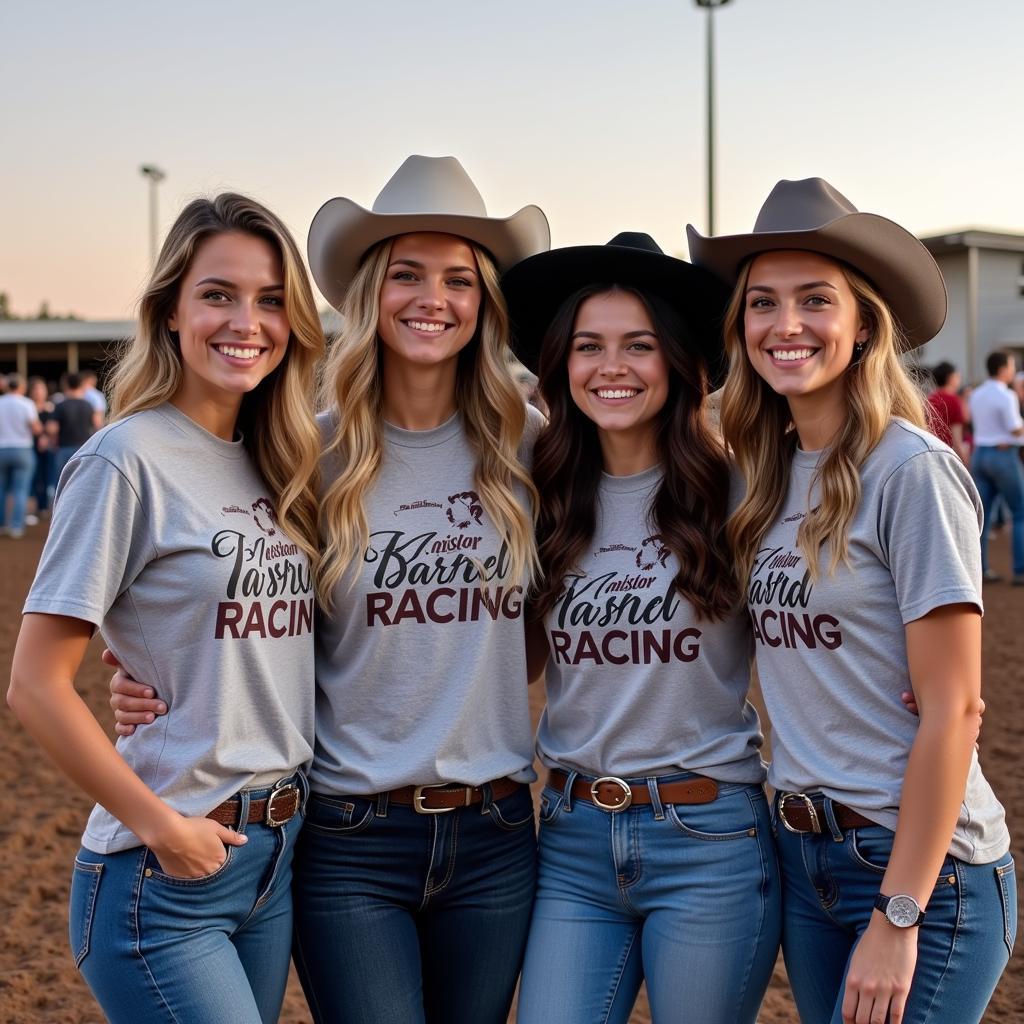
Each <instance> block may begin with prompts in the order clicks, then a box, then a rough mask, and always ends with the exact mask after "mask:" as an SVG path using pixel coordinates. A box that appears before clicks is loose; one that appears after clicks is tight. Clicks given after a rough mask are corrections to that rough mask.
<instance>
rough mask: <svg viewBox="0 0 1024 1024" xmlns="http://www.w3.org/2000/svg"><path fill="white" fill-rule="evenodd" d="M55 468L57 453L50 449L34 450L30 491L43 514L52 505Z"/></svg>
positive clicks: (54, 488)
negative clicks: (33, 468) (34, 465)
mask: <svg viewBox="0 0 1024 1024" xmlns="http://www.w3.org/2000/svg"><path fill="white" fill-rule="evenodd" d="M56 466H57V453H56V452H55V451H54V450H53V449H52V448H43V449H42V450H39V449H37V450H36V469H35V474H34V475H33V477H32V487H31V491H32V496H33V497H34V498H35V499H36V508H37V509H38V510H39V511H40V512H45V511H46V510H47V509H48V508H49V507H50V506H51V505H52V504H53V492H54V491H55V490H56V488H57V472H56Z"/></svg>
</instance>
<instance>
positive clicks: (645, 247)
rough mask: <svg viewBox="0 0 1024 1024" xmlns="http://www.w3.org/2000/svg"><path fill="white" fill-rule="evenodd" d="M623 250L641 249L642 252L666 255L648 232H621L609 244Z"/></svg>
mask: <svg viewBox="0 0 1024 1024" xmlns="http://www.w3.org/2000/svg"><path fill="white" fill-rule="evenodd" d="M608 244H609V245H616V246H618V247H619V248H622V249H639V250H641V251H642V252H655V253H657V254H658V255H659V256H664V255H665V253H664V251H663V250H662V248H661V246H660V245H658V243H657V242H656V241H655V240H654V239H653V238H651V236H650V235H649V234H647V232H646V231H620V232H619V233H618V234H617V235H616V236H615V237H614V238H613V239H612V240H611V241H610V242H609V243H608Z"/></svg>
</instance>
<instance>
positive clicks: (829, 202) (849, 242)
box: [686, 178, 946, 351]
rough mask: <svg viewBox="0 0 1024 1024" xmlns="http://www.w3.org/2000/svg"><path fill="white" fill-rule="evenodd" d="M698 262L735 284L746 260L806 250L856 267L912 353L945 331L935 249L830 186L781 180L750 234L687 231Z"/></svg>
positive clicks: (690, 227)
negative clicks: (772, 252)
mask: <svg viewBox="0 0 1024 1024" xmlns="http://www.w3.org/2000/svg"><path fill="white" fill-rule="evenodd" d="M686 235H687V238H688V239H689V241H690V258H691V259H692V260H693V262H694V263H695V264H697V266H700V267H706V268H707V269H708V270H710V271H711V272H712V273H713V274H715V275H717V276H718V277H719V278H721V279H722V280H723V281H726V282H727V283H728V284H730V285H734V284H735V283H736V279H737V277H738V276H739V272H740V268H741V266H742V265H743V261H744V260H746V259H747V258H748V257H750V256H754V255H756V254H757V253H761V252H768V251H770V250H772V249H805V250H807V251H809V252H816V253H821V254H822V255H825V256H831V257H832V258H833V259H837V260H842V262H844V263H848V264H849V265H850V266H851V267H853V268H854V269H855V270H858V271H859V272H860V273H861V274H863V275H864V276H865V277H866V278H867V279H868V280H869V281H870V282H871V283H872V284H873V285H874V286H875V287H876V288H877V289H878V291H879V292H880V293H881V295H882V296H883V297H884V298H885V300H886V302H888V303H889V307H890V308H891V309H892V312H893V314H894V315H895V317H896V320H897V321H898V323H899V326H900V328H901V329H902V332H903V338H904V344H903V348H904V350H905V351H909V350H910V349H913V348H917V347H918V346H919V345H923V344H924V343H925V342H926V341H930V340H931V339H932V338H934V337H935V335H936V334H938V333H939V331H940V329H941V328H942V325H943V323H944V322H945V320H946V286H945V284H944V283H943V280H942V273H941V272H940V271H939V268H938V265H937V264H936V262H935V260H934V259H933V258H932V255H931V253H930V252H928V250H927V249H926V248H925V247H924V246H923V245H922V244H921V242H920V241H918V239H917V238H915V237H914V236H913V235H912V234H911V233H910V232H909V231H907V230H906V229H905V228H901V227H900V226H899V224H897V223H895V222H894V221H891V220H889V219H888V218H886V217H879V216H878V215H877V214H874V213H860V212H859V211H858V210H857V208H856V207H855V206H854V205H853V203H851V202H850V200H849V199H847V198H846V197H845V196H844V195H842V194H841V193H840V192H838V191H836V189H834V188H833V187H832V186H831V185H830V184H829V183H828V182H827V181H824V180H823V179H821V178H805V179H804V180H803V181H780V182H779V183H778V184H777V185H776V186H775V188H773V189H772V191H771V194H770V195H769V196H768V198H767V199H766V200H765V201H764V206H762V207H761V212H760V213H759V214H758V215H757V221H756V222H755V223H754V230H753V231H752V232H750V234H747V235H719V236H718V237H717V238H705V237H703V236H702V235H701V234H699V233H698V232H697V230H696V229H695V228H694V227H693V225H692V224H689V225H687V228H686Z"/></svg>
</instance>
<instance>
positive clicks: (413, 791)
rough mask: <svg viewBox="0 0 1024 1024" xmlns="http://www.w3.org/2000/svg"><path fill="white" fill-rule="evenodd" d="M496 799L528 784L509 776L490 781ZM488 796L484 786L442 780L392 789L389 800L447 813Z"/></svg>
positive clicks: (423, 811)
mask: <svg viewBox="0 0 1024 1024" xmlns="http://www.w3.org/2000/svg"><path fill="white" fill-rule="evenodd" d="M486 785H487V786H490V789H491V799H492V800H502V799H504V798H505V797H507V796H511V795H512V794H513V793H515V792H516V790H518V789H519V788H520V787H521V786H523V785H524V784H523V783H522V782H515V781H514V780H512V779H510V778H508V777H507V776H506V777H505V778H502V779H495V780H494V781H493V782H488V783H486ZM483 798H484V786H460V785H458V784H455V783H441V784H440V785H437V786H402V787H400V788H399V789H393V790H391V792H389V793H388V800H389V801H390V802H391V803H393V804H399V805H400V806H402V807H411V808H412V809H413V810H414V811H416V813H417V814H447V813H448V812H449V811H454V810H455V809H456V808H458V807H472V806H473V804H478V803H480V802H481V801H482V800H483Z"/></svg>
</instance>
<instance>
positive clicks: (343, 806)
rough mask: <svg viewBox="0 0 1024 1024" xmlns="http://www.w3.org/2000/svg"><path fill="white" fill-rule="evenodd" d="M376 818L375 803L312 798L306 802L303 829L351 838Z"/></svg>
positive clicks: (370, 801)
mask: <svg viewBox="0 0 1024 1024" xmlns="http://www.w3.org/2000/svg"><path fill="white" fill-rule="evenodd" d="M373 817H374V803H373V801H372V800H366V799H363V798H359V797H353V798H351V799H345V798H343V797H333V796H318V795H316V794H314V795H312V796H310V798H309V800H308V801H307V802H306V820H305V822H304V824H303V828H308V829H312V830H313V831H314V832H321V833H323V834H324V835H330V836H350V835H355V834H356V833H357V832H362V831H363V829H365V828H366V827H367V826H368V825H369V824H370V822H371V821H373Z"/></svg>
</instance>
